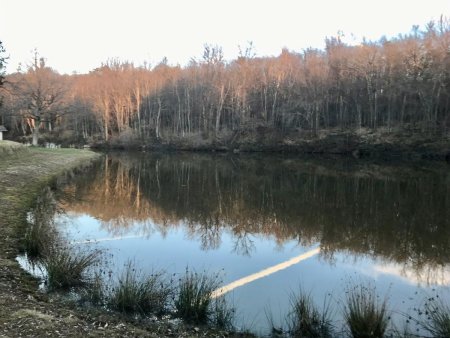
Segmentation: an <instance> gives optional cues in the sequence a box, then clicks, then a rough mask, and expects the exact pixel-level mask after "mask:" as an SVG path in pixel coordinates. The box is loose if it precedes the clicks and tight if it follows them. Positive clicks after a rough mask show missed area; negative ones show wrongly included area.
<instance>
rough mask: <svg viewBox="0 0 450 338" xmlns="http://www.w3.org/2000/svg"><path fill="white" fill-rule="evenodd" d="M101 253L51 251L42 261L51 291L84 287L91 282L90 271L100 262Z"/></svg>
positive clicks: (62, 248) (67, 250)
mask: <svg viewBox="0 0 450 338" xmlns="http://www.w3.org/2000/svg"><path fill="white" fill-rule="evenodd" d="M99 256H100V252H99V251H93V252H89V253H83V252H73V251H72V250H70V249H69V248H64V247H61V248H57V249H53V250H51V251H50V252H49V253H48V254H47V255H46V256H44V257H43V258H42V260H41V264H42V266H43V268H44V269H45V271H46V272H47V280H46V282H47V287H48V289H49V290H56V289H64V288H70V287H74V286H82V285H85V284H86V283H88V282H89V275H88V272H89V269H90V268H91V267H92V266H93V265H94V264H96V263H97V262H98V260H99Z"/></svg>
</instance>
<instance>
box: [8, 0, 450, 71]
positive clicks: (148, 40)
mask: <svg viewBox="0 0 450 338" xmlns="http://www.w3.org/2000/svg"><path fill="white" fill-rule="evenodd" d="M441 14H443V15H444V16H447V17H450V0H426V1H423V0H370V1H367V0H309V1H303V0H297V1H295V0H221V1H218V0H76V1H75V0H39V1H37V0H0V41H3V45H4V47H5V48H6V50H7V54H8V55H9V56H10V59H9V62H8V65H7V72H9V73H11V72H14V71H15V70H16V69H17V66H18V64H19V63H22V64H23V65H26V64H30V62H31V60H32V50H33V49H34V48H37V49H38V51H39V54H40V55H41V56H43V57H45V58H46V59H47V64H48V65H49V66H50V67H52V68H54V69H56V70H57V71H59V72H60V73H69V74H70V73H72V72H73V71H77V72H79V73H86V72H88V71H90V70H92V69H94V68H96V67H98V66H100V64H101V63H102V62H105V61H106V60H107V59H109V58H119V59H120V60H124V61H125V60H127V61H132V62H134V63H135V64H136V65H140V64H143V62H144V61H147V62H148V63H150V64H151V65H155V64H156V63H158V62H159V61H160V60H161V59H162V58H163V57H164V56H166V57H167V58H168V60H169V63H170V64H173V65H175V64H180V65H182V66H183V65H186V64H187V63H188V62H189V60H190V59H191V58H192V57H195V58H200V57H201V56H202V52H203V46H204V44H205V43H208V44H214V45H215V44H217V45H219V46H222V48H223V51H224V55H225V58H226V59H228V60H229V59H233V58H235V57H236V56H237V55H238V45H241V46H243V47H244V48H245V46H246V45H247V43H248V41H252V42H253V45H254V47H255V52H256V54H257V56H270V55H279V53H280V52H281V49H282V48H283V47H286V48H288V49H290V50H294V51H302V50H303V49H305V48H308V47H315V48H324V39H325V37H327V36H328V37H329V36H336V34H337V32H338V31H343V32H344V34H345V36H346V39H347V40H348V41H349V42H352V43H358V42H360V41H361V39H362V37H366V38H367V39H369V40H378V39H379V38H380V37H381V36H383V35H385V36H387V37H392V36H396V35H398V34H399V33H407V32H409V31H410V30H411V27H412V26H413V25H415V24H417V25H419V26H420V27H421V28H423V27H424V25H425V24H426V23H427V22H429V21H430V20H432V19H438V18H439V17H440V15H441Z"/></svg>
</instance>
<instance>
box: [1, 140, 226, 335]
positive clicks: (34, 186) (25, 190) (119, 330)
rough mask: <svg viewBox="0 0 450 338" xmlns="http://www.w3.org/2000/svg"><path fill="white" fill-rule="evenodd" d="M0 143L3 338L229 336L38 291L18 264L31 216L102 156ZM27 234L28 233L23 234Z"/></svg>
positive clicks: (81, 151) (82, 151)
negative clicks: (48, 189)
mask: <svg viewBox="0 0 450 338" xmlns="http://www.w3.org/2000/svg"><path fill="white" fill-rule="evenodd" d="M11 144H12V142H5V143H3V142H0V148H2V149H3V150H4V149H5V148H8V151H7V152H6V151H5V152H3V153H4V154H2V155H3V156H2V161H1V162H0V186H1V190H0V215H1V217H0V228H1V229H2V236H1V237H0V336H2V337H18V336H23V337H36V336H53V337H60V336H63V337H80V336H89V337H137V336H139V337H170V336H174V335H175V336H181V337H183V336H191V337H197V336H198V337H199V336H205V335H207V336H212V337H214V336H215V337H223V336H230V334H229V333H224V332H218V331H217V330H209V329H208V328H202V327H200V328H198V327H193V326H192V327H190V326H188V325H184V324H180V323H178V322H174V323H172V322H170V320H169V319H165V320H157V321H155V320H154V319H153V320H152V319H149V320H143V319H142V318H141V319H136V318H131V317H130V318H128V317H126V316H123V315H120V314H116V313H111V312H107V311H106V310H102V309H95V308H79V307H78V306H77V305H76V304H73V303H70V302H67V301H65V300H64V299H63V297H61V296H60V295H58V294H46V293H43V292H41V291H39V290H38V285H39V280H38V279H37V278H35V277H33V276H31V275H30V274H29V273H27V272H26V271H24V270H23V269H22V268H21V267H20V265H19V263H18V262H17V260H16V257H17V256H18V254H19V252H20V242H21V238H20V237H21V235H20V233H21V230H23V227H24V226H25V224H26V213H27V210H29V208H30V207H31V206H32V205H33V203H34V201H35V199H36V197H37V196H38V195H39V193H40V191H41V190H42V189H43V188H44V187H45V186H48V185H50V186H52V185H53V184H56V185H58V184H61V183H63V182H64V180H67V179H70V176H71V175H73V174H74V173H76V171H77V170H79V169H80V168H83V167H85V166H88V165H90V163H92V161H95V160H96V159H99V158H100V157H101V156H102V155H101V154H98V153H95V152H92V151H88V150H77V149H43V148H26V147H20V146H19V147H17V146H16V145H17V144H15V145H14V147H15V148H16V149H14V150H11V147H10V146H11ZM22 233H23V232H22Z"/></svg>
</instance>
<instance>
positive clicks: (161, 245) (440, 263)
mask: <svg viewBox="0 0 450 338" xmlns="http://www.w3.org/2000/svg"><path fill="white" fill-rule="evenodd" d="M448 169H449V167H448V165H447V164H445V163H428V164H427V163H425V164H421V165H417V164H411V163H408V164H401V163H391V164H386V163H381V164H380V163H372V162H364V161H361V160H359V161H357V160H353V159H346V158H338V159H334V158H328V159H317V158H302V157H293V156H282V155H270V156H269V155H243V154H241V155H233V156H232V155H222V154H215V155H209V154H198V153H193V154H192V153H181V154H178V153H177V154H153V153H131V154H126V153H117V154H115V153H114V154H108V155H107V156H106V157H105V158H103V159H102V160H101V161H99V162H98V163H96V164H95V165H94V166H93V167H92V168H91V169H90V170H89V171H87V172H86V173H84V174H83V175H81V176H79V177H75V178H74V180H73V181H72V182H71V183H70V184H68V185H66V186H64V188H63V190H62V191H61V193H60V194H59V198H58V199H59V201H58V203H59V207H60V208H62V209H63V210H64V213H55V220H56V224H57V226H58V230H59V232H61V233H62V234H64V236H66V237H67V240H68V241H70V242H72V243H73V244H74V245H76V246H79V247H83V246H93V247H95V248H100V249H102V250H104V252H107V253H108V257H109V258H108V261H107V265H108V268H107V269H108V270H109V271H110V273H111V274H117V273H119V271H120V270H123V266H124V265H125V264H126V262H127V261H130V260H131V261H133V262H134V264H135V265H136V267H137V268H139V269H140V270H143V271H148V272H151V271H155V270H161V269H163V270H165V271H167V272H169V273H174V274H182V273H184V271H185V269H186V268H189V269H193V270H195V271H204V270H206V271H208V272H211V273H220V275H221V278H222V284H223V286H225V289H222V292H224V293H225V295H226V297H227V298H228V299H229V300H230V302H231V303H232V304H233V305H234V307H235V308H236V311H237V316H236V323H235V324H236V325H237V326H238V327H240V328H243V329H248V330H250V331H254V332H258V333H264V332H267V330H268V327H269V322H270V321H272V322H273V323H274V324H275V325H276V326H283V325H284V324H285V323H284V318H285V317H286V314H287V312H288V311H289V306H290V300H291V299H292V294H293V293H296V292H298V291H299V290H300V289H302V290H303V291H306V292H307V293H310V294H311V296H312V298H313V299H314V302H315V303H316V304H317V305H318V306H319V308H320V307H321V306H322V304H323V303H324V301H325V300H326V299H328V301H329V302H330V303H331V305H332V307H333V308H334V309H335V311H334V312H335V320H336V321H337V322H338V323H339V321H340V320H341V319H342V318H341V315H340V313H341V312H342V311H341V310H342V306H343V305H342V303H343V301H344V300H345V291H346V290H347V289H348V288H349V287H351V285H354V284H358V283H363V284H365V283H368V284H370V285H374V287H375V288H376V290H377V293H378V294H379V295H380V296H381V297H385V296H386V297H388V304H389V308H390V310H392V315H393V317H395V321H396V323H397V324H398V325H400V326H401V325H402V323H404V318H406V316H407V315H409V314H413V312H414V311H417V308H419V307H420V306H421V305H423V299H424V298H425V297H429V296H434V295H441V298H442V297H444V298H445V297H447V300H449V299H448V296H449V294H450V293H449V286H450V171H449V170H448ZM268 318H270V320H269V319H268Z"/></svg>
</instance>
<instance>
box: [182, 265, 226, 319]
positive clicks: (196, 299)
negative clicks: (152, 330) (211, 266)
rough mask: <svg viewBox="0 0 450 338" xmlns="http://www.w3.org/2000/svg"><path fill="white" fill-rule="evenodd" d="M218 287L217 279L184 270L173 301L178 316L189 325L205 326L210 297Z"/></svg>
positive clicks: (209, 310) (208, 312) (208, 316)
mask: <svg viewBox="0 0 450 338" xmlns="http://www.w3.org/2000/svg"><path fill="white" fill-rule="evenodd" d="M218 286H219V279H218V278H217V277H211V276H209V275H207V274H206V273H205V272H204V273H200V274H199V273H197V272H193V271H189V270H188V269H186V273H185V275H184V276H183V277H182V278H181V279H180V281H179V285H178V294H177V298H176V299H175V308H176V310H177V313H178V316H179V317H181V318H183V319H184V320H186V321H187V322H190V323H196V324H206V323H207V322H208V319H209V318H210V314H211V308H210V305H211V301H212V298H211V295H212V293H213V291H214V290H215V289H217V288H218Z"/></svg>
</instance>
